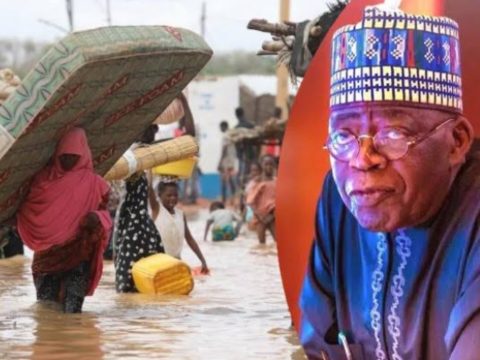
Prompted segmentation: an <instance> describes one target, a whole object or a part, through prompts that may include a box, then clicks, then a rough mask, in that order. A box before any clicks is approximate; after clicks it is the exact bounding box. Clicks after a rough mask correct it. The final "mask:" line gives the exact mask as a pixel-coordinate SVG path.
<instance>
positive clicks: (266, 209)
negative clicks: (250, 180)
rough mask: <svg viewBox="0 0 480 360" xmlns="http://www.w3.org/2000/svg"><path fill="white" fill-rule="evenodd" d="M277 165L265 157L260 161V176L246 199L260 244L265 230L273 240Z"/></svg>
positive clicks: (269, 157) (263, 241)
mask: <svg viewBox="0 0 480 360" xmlns="http://www.w3.org/2000/svg"><path fill="white" fill-rule="evenodd" d="M276 169H277V165H276V162H275V159H274V158H273V157H272V156H270V155H265V156H264V157H263V159H262V174H261V176H260V177H259V181H258V183H257V184H256V185H254V186H253V187H252V189H250V191H249V192H248V196H247V199H246V202H247V205H249V206H250V207H251V208H252V210H253V214H254V221H255V223H256V224H255V225H256V226H255V227H256V230H257V235H258V240H259V242H260V244H265V242H266V233H267V230H268V231H270V233H271V234H272V236H273V239H274V240H275V187H276V183H277V178H276Z"/></svg>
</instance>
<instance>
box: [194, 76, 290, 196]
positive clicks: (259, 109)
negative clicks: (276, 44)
mask: <svg viewBox="0 0 480 360" xmlns="http://www.w3.org/2000/svg"><path fill="white" fill-rule="evenodd" d="M276 84H277V80H276V77H275V76H270V75H238V76H225V77H206V78H199V79H197V80H195V81H192V82H191V83H190V84H189V85H188V88H187V91H186V95H187V98H188V102H189V104H190V108H191V110H192V113H193V117H194V119H195V124H196V125H197V129H198V130H199V136H198V138H199V145H200V163H199V166H200V169H201V171H202V172H203V176H202V178H201V192H202V194H201V196H203V197H206V198H211V199H213V198H217V197H218V196H219V194H220V178H219V174H218V172H217V165H218V161H219V159H220V155H221V154H220V151H221V132H220V128H219V124H220V122H221V121H222V120H226V121H227V122H228V123H229V124H230V127H234V126H235V125H236V124H237V119H236V118H235V108H237V107H238V106H242V107H243V108H244V110H245V115H246V117H247V119H248V120H250V121H252V122H254V123H257V124H261V123H262V122H264V121H265V120H266V119H268V118H269V117H270V116H271V115H272V112H273V109H274V107H275V93H276ZM291 95H292V101H293V96H294V95H295V91H292V93H291Z"/></svg>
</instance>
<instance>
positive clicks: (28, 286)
mask: <svg viewBox="0 0 480 360" xmlns="http://www.w3.org/2000/svg"><path fill="white" fill-rule="evenodd" d="M205 216H206V213H204V212H201V213H200V216H198V215H197V216H196V217H195V218H192V220H191V222H190V226H191V230H192V232H193V233H194V235H196V239H197V240H200V239H201V238H202V236H201V235H202V234H203V229H204V220H203V219H205ZM199 242H200V241H199ZM200 246H201V247H202V250H203V252H204V254H205V257H206V258H207V262H208V264H209V267H210V268H211V271H212V274H211V275H210V276H199V277H197V278H196V283H195V288H194V290H193V292H192V293H191V294H190V295H189V296H163V297H159V296H152V295H141V294H117V293H116V292H115V290H114V270H113V265H112V263H111V262H107V263H106V264H105V270H104V276H103V278H102V281H101V283H100V286H99V288H98V289H97V291H96V293H95V295H94V296H93V297H88V298H87V299H86V301H85V305H84V313H83V314H74V315H71V314H70V315H66V314H63V313H61V312H60V311H59V308H58V307H57V306H56V304H38V303H36V301H35V292H34V288H33V283H32V280H31V275H30V260H29V259H26V258H23V257H18V258H14V259H8V260H2V261H0V358H1V359H35V360H44V359H45V360H46V359H48V360H56V359H62V360H63V359H117V358H121V359H148V358H151V359H195V360H196V359H213V360H216V359H222V360H223V359H304V358H305V357H304V354H303V352H302V350H301V348H300V346H299V345H298V339H297V336H296V334H295V333H294V331H293V330H291V329H290V317H289V314H288V310H287V305H286V303H285V300H284V297H283V293H282V285H281V280H280V275H279V270H278V264H277V252H276V248H275V245H274V244H268V245H266V246H259V245H258V243H257V242H256V240H255V238H254V236H251V237H250V238H247V237H245V236H244V237H241V238H240V239H238V240H237V241H235V242H231V243H229V242H226V243H216V244H212V243H210V242H208V243H202V242H200ZM184 259H185V260H186V261H187V262H188V263H189V264H191V265H193V266H197V265H199V263H198V260H197V259H196V258H195V255H194V254H193V253H192V252H191V251H190V250H189V249H185V250H184Z"/></svg>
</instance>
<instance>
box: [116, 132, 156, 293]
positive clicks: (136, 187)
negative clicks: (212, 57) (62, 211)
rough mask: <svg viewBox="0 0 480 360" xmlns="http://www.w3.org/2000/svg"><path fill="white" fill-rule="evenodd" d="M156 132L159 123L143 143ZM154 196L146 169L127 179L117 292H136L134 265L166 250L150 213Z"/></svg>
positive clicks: (118, 240) (121, 216)
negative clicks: (151, 200) (133, 274)
mask: <svg viewBox="0 0 480 360" xmlns="http://www.w3.org/2000/svg"><path fill="white" fill-rule="evenodd" d="M156 131H157V125H151V126H150V127H149V128H148V129H147V130H146V131H145V133H144V134H143V137H142V140H141V144H142V143H143V144H151V143H152V142H153V141H154V139H155V133H156ZM141 144H140V145H139V146H142V145H141ZM151 196H153V197H154V196H155V194H154V192H153V189H152V185H151V182H149V180H148V179H147V174H146V173H145V172H143V171H142V172H139V173H136V174H134V175H132V176H131V177H130V178H128V179H127V180H126V195H125V200H124V201H123V203H122V205H121V207H120V211H119V214H118V228H117V230H116V231H117V236H116V239H115V244H114V249H115V254H114V261H115V286H116V289H117V292H135V291H136V289H135V284H134V283H133V278H132V266H133V264H134V263H135V262H136V261H138V260H140V259H141V258H144V257H146V256H149V255H152V254H157V253H163V252H164V249H163V245H162V240H161V238H160V234H159V232H158V230H157V228H156V226H155V223H154V222H153V220H152V218H151V216H150V214H149V212H148V203H149V199H150V198H151ZM155 203H156V202H155ZM155 203H154V204H155Z"/></svg>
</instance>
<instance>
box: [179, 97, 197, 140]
mask: <svg viewBox="0 0 480 360" xmlns="http://www.w3.org/2000/svg"><path fill="white" fill-rule="evenodd" d="M178 99H179V100H180V102H181V103H182V106H183V112H184V114H185V132H186V133H187V134H188V135H190V136H193V137H195V124H194V121H193V115H192V111H191V110H190V106H189V105H188V101H187V98H186V97H185V95H184V94H183V93H180V95H179V96H178Z"/></svg>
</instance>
